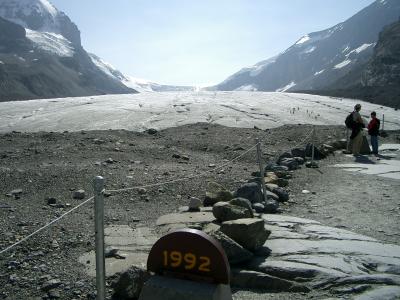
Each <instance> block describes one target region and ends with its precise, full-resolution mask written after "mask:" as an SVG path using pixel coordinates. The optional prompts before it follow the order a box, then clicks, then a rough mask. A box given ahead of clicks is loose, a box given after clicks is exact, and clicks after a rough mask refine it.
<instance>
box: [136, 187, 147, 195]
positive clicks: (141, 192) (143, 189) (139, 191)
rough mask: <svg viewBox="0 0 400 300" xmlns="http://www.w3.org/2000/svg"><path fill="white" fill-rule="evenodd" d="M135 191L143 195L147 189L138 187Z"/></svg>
mask: <svg viewBox="0 0 400 300" xmlns="http://www.w3.org/2000/svg"><path fill="white" fill-rule="evenodd" d="M137 191H138V193H139V195H145V194H146V193H147V190H146V189H145V188H139V189H138V190H137Z"/></svg>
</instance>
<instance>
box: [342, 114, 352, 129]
mask: <svg viewBox="0 0 400 300" xmlns="http://www.w3.org/2000/svg"><path fill="white" fill-rule="evenodd" d="M344 124H346V127H347V128H349V129H352V128H353V125H354V119H353V113H350V114H349V115H348V116H347V117H346V120H345V121H344Z"/></svg>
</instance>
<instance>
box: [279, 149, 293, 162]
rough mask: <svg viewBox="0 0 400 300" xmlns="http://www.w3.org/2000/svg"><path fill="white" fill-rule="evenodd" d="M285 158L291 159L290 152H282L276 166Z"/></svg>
mask: <svg viewBox="0 0 400 300" xmlns="http://www.w3.org/2000/svg"><path fill="white" fill-rule="evenodd" d="M285 158H293V154H292V153H290V152H284V153H282V154H281V155H280V156H279V158H278V164H279V162H280V161H281V160H283V159H285Z"/></svg>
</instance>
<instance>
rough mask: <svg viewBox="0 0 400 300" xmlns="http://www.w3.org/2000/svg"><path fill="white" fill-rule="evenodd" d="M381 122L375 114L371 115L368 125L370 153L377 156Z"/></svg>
mask: <svg viewBox="0 0 400 300" xmlns="http://www.w3.org/2000/svg"><path fill="white" fill-rule="evenodd" d="M380 125H381V121H380V120H379V119H378V118H377V117H376V112H374V111H373V112H372V113H371V121H369V123H368V134H369V135H370V136H371V146H372V153H373V154H375V155H377V154H378V135H379V126H380Z"/></svg>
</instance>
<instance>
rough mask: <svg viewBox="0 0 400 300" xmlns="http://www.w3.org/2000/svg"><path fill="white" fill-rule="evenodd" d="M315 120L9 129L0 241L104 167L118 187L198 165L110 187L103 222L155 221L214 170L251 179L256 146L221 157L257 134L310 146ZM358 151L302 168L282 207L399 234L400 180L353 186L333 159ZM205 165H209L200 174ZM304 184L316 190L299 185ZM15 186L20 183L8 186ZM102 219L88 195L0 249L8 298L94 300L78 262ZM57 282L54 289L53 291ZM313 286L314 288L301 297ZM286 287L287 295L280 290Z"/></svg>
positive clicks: (214, 176) (1, 155)
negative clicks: (141, 129) (266, 126)
mask: <svg viewBox="0 0 400 300" xmlns="http://www.w3.org/2000/svg"><path fill="white" fill-rule="evenodd" d="M311 129H312V127H311V126H307V125H299V126H283V127H280V128H276V129H271V130H266V131H263V130H259V129H257V128H255V129H241V128H228V127H223V126H219V125H210V124H195V125H187V126H183V127H178V128H169V129H166V130H163V131H160V132H157V133H155V134H149V133H135V132H129V131H125V130H118V131H117V130H115V131H114V130H113V131H111V130H110V131H88V132H74V133H73V132H64V133H44V132H43V133H17V132H13V133H8V134H3V135H0V140H1V143H0V233H1V239H0V251H1V249H4V248H5V247H7V246H8V245H10V244H12V243H14V242H16V241H17V240H20V239H21V238H22V237H24V236H26V235H27V234H29V233H31V232H33V231H34V230H36V229H38V228H39V227H41V226H43V225H44V224H46V223H47V222H49V221H50V220H53V219H54V218H56V217H58V216H60V215H61V214H63V213H64V212H66V211H67V210H69V209H70V208H71V207H74V206H76V205H78V204H80V203H82V201H83V200H78V199H73V198H72V194H73V192H74V191H76V190H78V189H84V190H85V191H86V198H88V197H90V196H91V195H93V192H92V191H93V189H92V183H91V182H92V180H93V178H94V177H95V176H97V175H101V176H104V177H105V179H106V189H110V190H114V189H123V188H126V187H132V186H142V185H147V184H154V183H162V182H165V181H170V180H175V179H177V178H186V177H191V176H198V177H196V178H194V179H191V180H186V181H183V182H182V181H180V182H174V183H171V184H168V185H160V186H157V187H151V188H150V187H146V188H145V189H142V190H129V191H124V192H118V193H111V195H110V196H109V197H107V198H106V213H105V222H106V224H128V225H131V226H133V227H134V226H138V224H139V225H140V226H154V223H155V220H156V219H157V218H158V217H159V216H160V215H162V214H166V213H170V212H173V211H175V210H176V209H177V208H178V207H179V206H182V205H186V204H187V201H188V198H190V197H199V198H203V197H204V194H205V189H206V183H207V181H208V180H214V181H216V182H218V183H220V184H223V185H225V186H226V187H227V188H229V189H232V190H234V189H236V188H237V187H238V186H240V184H242V183H243V182H246V181H247V179H248V178H249V177H250V174H251V172H253V171H256V170H257V163H256V160H255V156H256V155H255V150H254V149H253V150H251V151H250V152H248V153H247V154H245V155H244V156H243V157H241V158H240V159H239V160H237V161H235V162H234V163H232V164H230V165H227V166H226V167H223V168H222V169H219V171H214V166H215V165H217V166H219V165H221V164H225V163H227V162H228V161H229V160H231V159H233V158H235V157H237V156H238V155H240V154H242V153H243V152H244V151H245V150H247V149H249V148H250V147H252V146H253V145H254V144H255V139H256V138H260V139H261V140H262V149H263V156H264V158H266V159H268V158H273V157H276V156H277V155H278V154H279V153H281V152H283V151H285V150H289V149H291V148H293V147H294V146H297V145H301V146H304V145H305V142H304V139H305V137H307V136H308V137H309V133H310V130H311ZM399 136H400V135H399V132H390V134H389V138H388V139H387V141H388V142H389V141H392V142H399ZM342 137H343V127H336V128H332V127H330V128H328V127H318V128H317V139H319V140H321V141H326V140H328V139H339V138H342ZM385 142H386V141H385ZM349 159H350V158H346V157H345V156H344V155H341V154H340V155H339V154H337V155H336V156H334V157H332V156H331V157H329V158H328V159H326V160H324V161H322V162H321V163H320V164H321V167H320V169H318V170H314V169H306V168H303V169H301V170H298V171H296V172H295V176H294V179H293V180H291V183H290V185H289V190H290V194H291V201H290V202H289V203H288V204H287V205H284V206H283V207H282V210H283V212H284V213H289V214H291V215H295V216H302V217H306V218H311V219H316V220H318V221H321V222H322V223H324V224H327V225H332V226H343V227H344V226H345V227H346V228H349V229H351V230H354V231H356V232H358V233H364V234H367V235H370V236H372V237H376V238H379V239H381V240H384V241H388V242H392V243H397V244H398V243H399V242H398V240H399V239H398V237H399V236H398V235H399V226H398V225H399V224H398V220H399V210H398V204H399V203H398V199H397V198H396V197H397V196H396V195H398V193H399V185H398V184H396V181H394V180H390V179H376V177H371V176H356V178H357V181H359V184H358V185H357V188H354V185H353V182H354V178H355V176H354V175H352V173H350V172H345V171H343V170H341V169H335V168H331V167H329V165H332V164H334V163H336V162H343V161H346V160H349ZM204 172H207V175H206V176H200V175H202V174H203V173H204ZM376 182H378V184H377V186H375V184H376ZM371 183H373V184H371ZM364 185H367V186H370V188H368V189H364V188H363V186H364ZM382 187H384V189H385V192H384V193H383V192H382V190H380V188H382ZM305 188H306V189H308V190H310V191H312V192H314V193H315V194H307V195H305V194H302V193H301V190H302V189H305ZM16 189H21V190H22V192H21V193H20V194H19V193H18V191H16V192H17V194H16V195H15V196H14V195H10V193H11V191H13V190H16ZM338 191H340V193H339V194H338V193H337V192H338ZM387 195H388V196H387ZM48 198H55V199H56V204H55V205H53V206H50V205H48V200H47V199H48ZM93 223H94V221H93V204H92V203H88V204H87V205H84V206H82V207H80V208H79V209H78V210H77V211H75V212H73V213H71V214H70V215H68V216H66V217H65V218H64V219H62V220H61V221H60V222H58V223H56V224H54V225H53V226H51V227H50V228H49V229H48V230H45V231H43V232H41V233H40V234H38V235H36V236H34V237H32V238H31V239H29V240H28V241H26V242H23V243H22V244H20V245H19V246H17V247H15V248H14V249H12V250H11V251H9V252H7V253H5V254H3V255H2V256H0V267H1V270H2V272H1V273H0V299H35V297H38V298H37V299H47V298H49V299H50V298H57V297H59V298H60V299H94V298H95V294H94V290H95V288H94V287H95V282H94V280H93V278H89V277H88V276H87V275H86V274H85V273H84V271H83V267H82V266H81V265H80V264H79V263H78V262H77V258H78V257H79V256H80V255H81V254H82V253H84V252H86V251H89V250H91V249H93V247H94V230H93V226H94V225H93ZM51 285H53V286H51ZM50 286H51V287H54V288H51V289H50V291H48V290H49V287H50ZM259 295H263V296H262V299H272V298H273V297H274V296H277V295H271V294H268V295H266V294H259V293H247V292H244V291H239V292H237V293H235V299H261V298H257V297H259ZM292 296H294V295H292ZM269 297H270V298H269ZM307 297H308V298H310V297H313V294H309V295H301V294H299V295H297V294H296V297H295V298H296V299H306V298H307ZM316 297H317V296H316ZM289 298H291V296H290V295H284V294H282V295H279V298H276V299H289ZM317 298H318V297H317ZM274 299H275V298H274ZM292 299H293V297H292Z"/></svg>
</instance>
